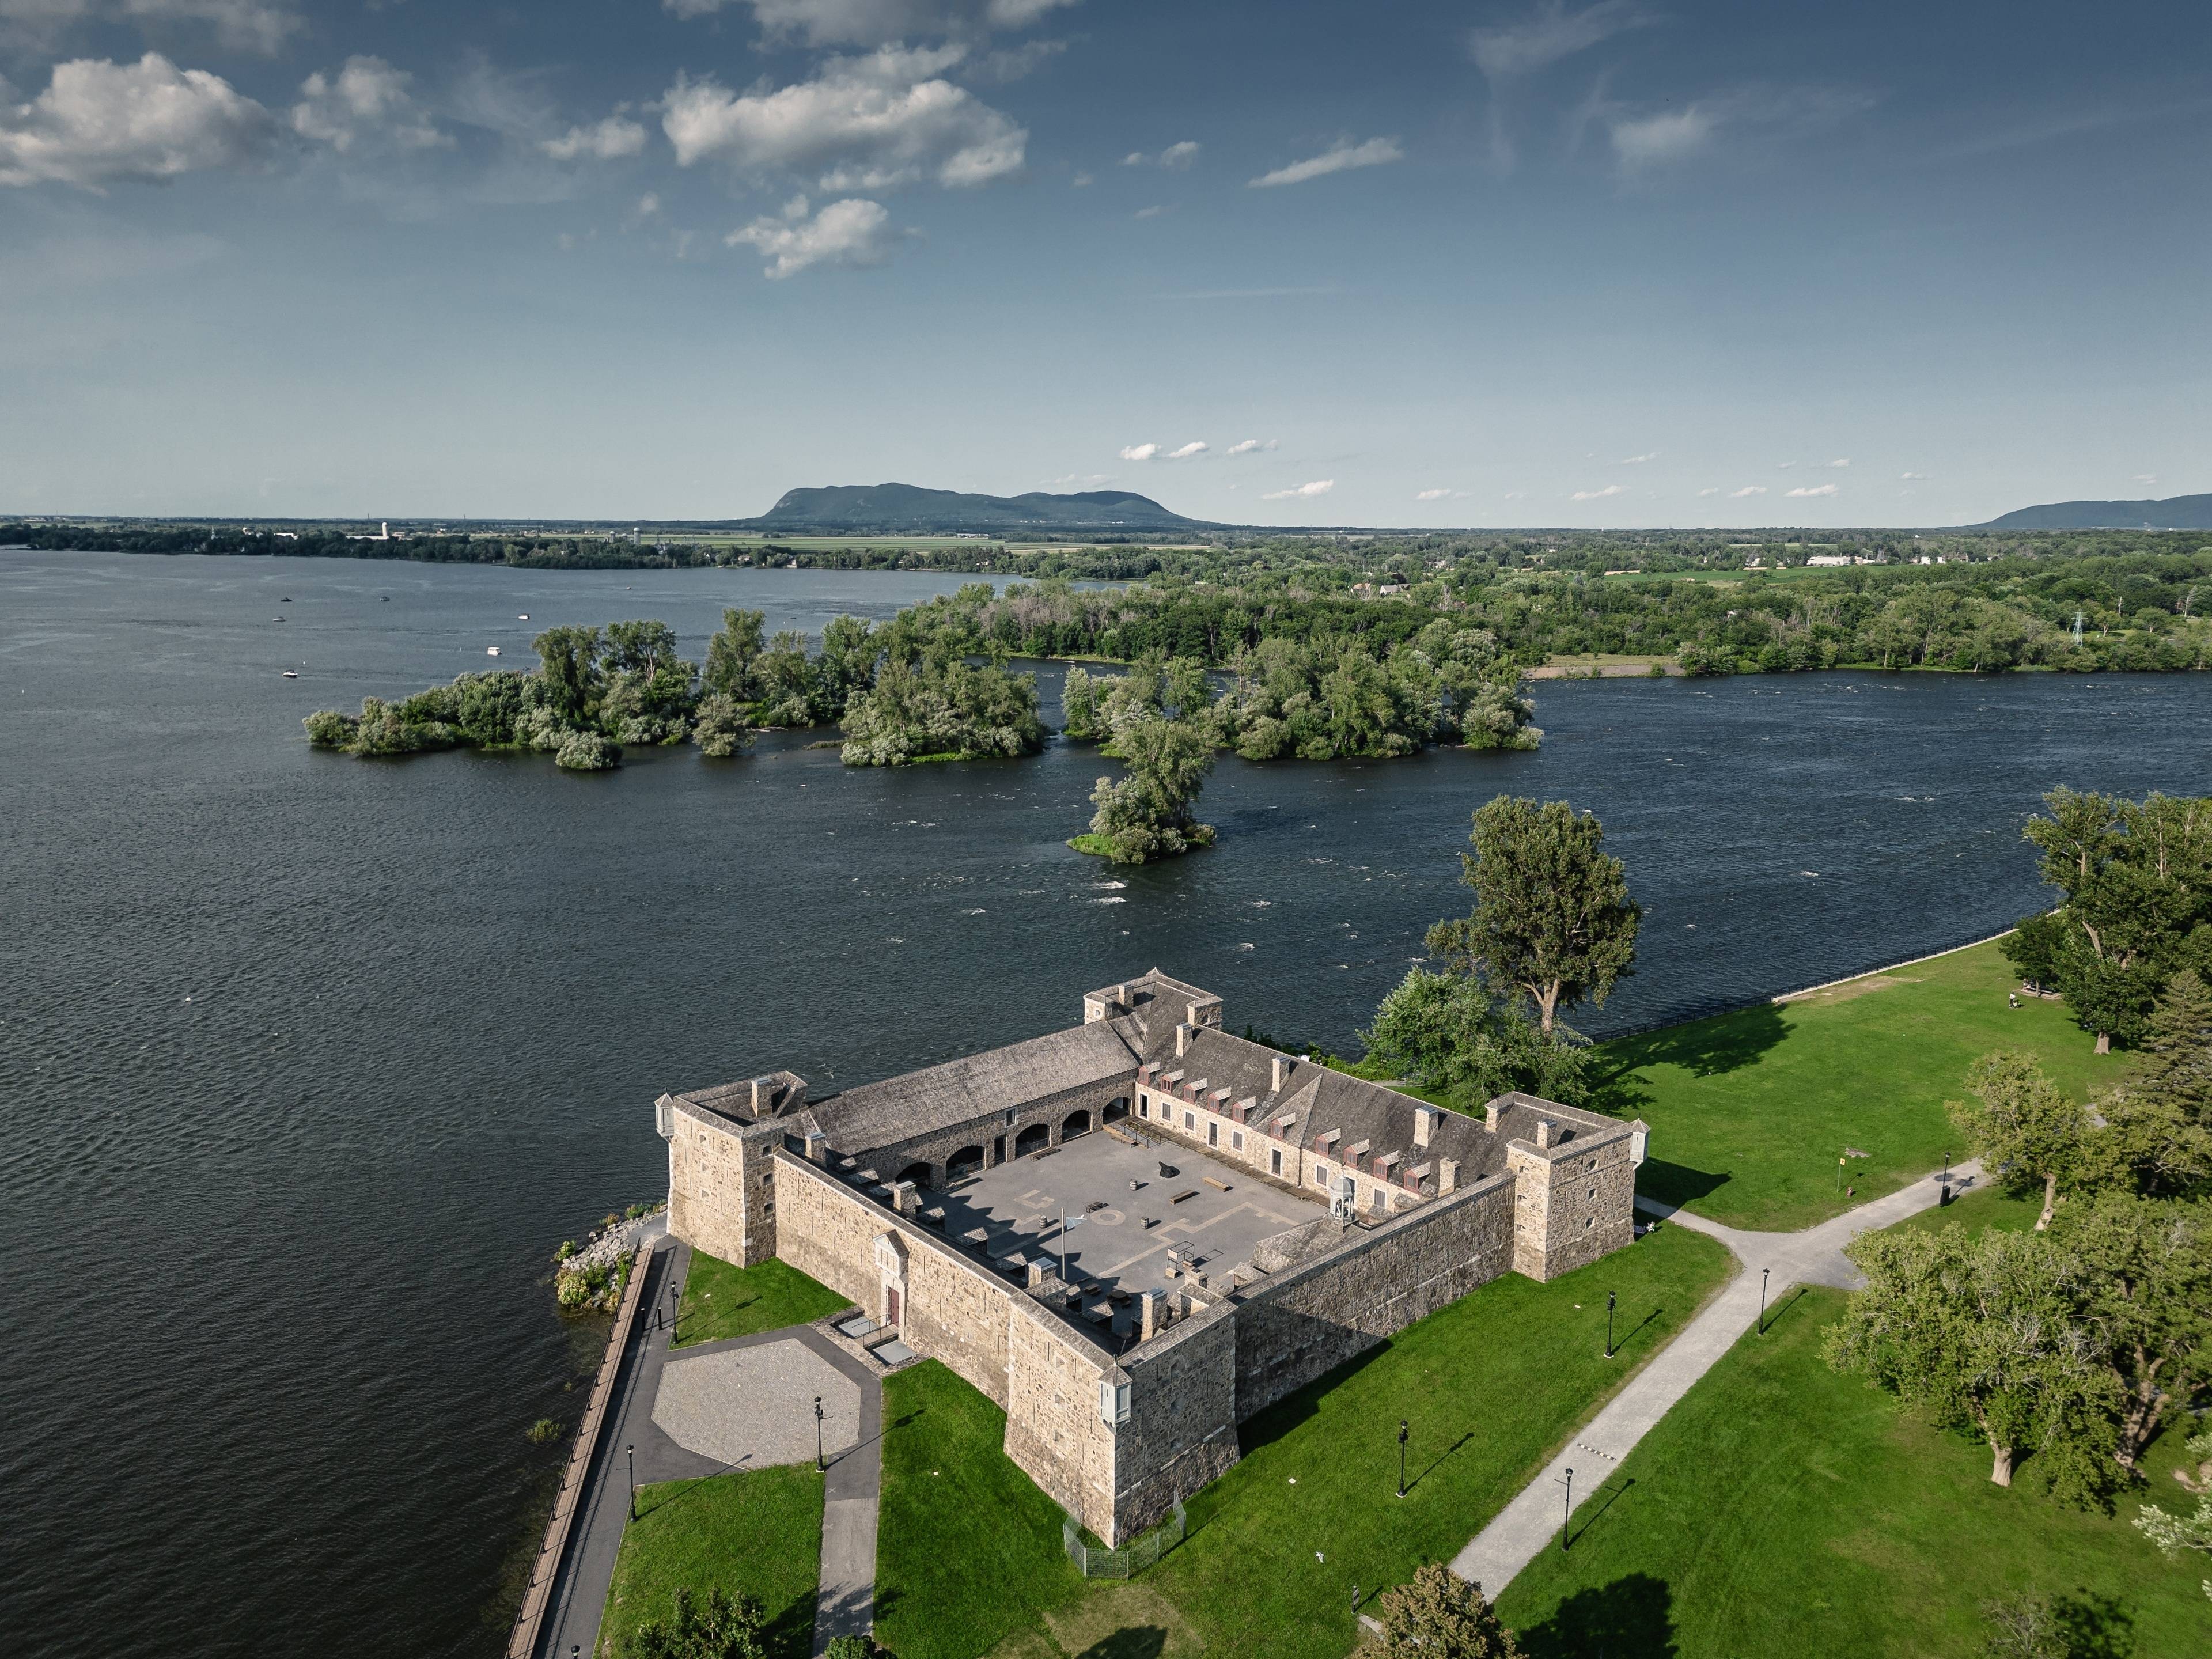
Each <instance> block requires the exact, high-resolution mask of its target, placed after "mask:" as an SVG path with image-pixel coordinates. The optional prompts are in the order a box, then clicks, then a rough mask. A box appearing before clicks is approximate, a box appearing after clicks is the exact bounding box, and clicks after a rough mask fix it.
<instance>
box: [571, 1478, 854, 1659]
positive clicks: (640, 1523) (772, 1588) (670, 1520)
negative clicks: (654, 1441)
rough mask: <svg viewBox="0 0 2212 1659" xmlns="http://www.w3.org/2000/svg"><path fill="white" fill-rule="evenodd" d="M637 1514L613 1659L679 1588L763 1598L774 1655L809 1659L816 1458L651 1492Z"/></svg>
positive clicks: (620, 1570) (629, 1537) (618, 1569)
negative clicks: (720, 1590) (792, 1466)
mask: <svg viewBox="0 0 2212 1659" xmlns="http://www.w3.org/2000/svg"><path fill="white" fill-rule="evenodd" d="M637 1509H638V1518H637V1519H636V1520H635V1521H633V1522H630V1524H629V1528H628V1530H627V1531H626V1532H625V1533H624V1534H623V1544H622V1554H621V1556H620V1557H619V1558H618V1559H617V1561H616V1563H615V1577H614V1588H613V1590H612V1592H611V1594H610V1595H609V1596H608V1598H607V1609H606V1615H605V1620H603V1622H602V1623H601V1624H600V1626H599V1648H598V1651H599V1654H600V1655H602V1656H605V1659H621V1656H622V1655H623V1654H625V1653H627V1652H628V1651H629V1643H630V1638H631V1637H632V1636H634V1635H635V1633H636V1631H637V1627H638V1626H640V1625H641V1624H642V1623H644V1622H645V1621H646V1620H650V1619H665V1618H667V1617H668V1616H669V1615H670V1614H671V1613H672V1612H673V1611H674V1608H675V1606H676V1592H677V1591H678V1590H679V1589H690V1590H691V1591H693V1592H694V1593H695V1594H700V1595H703V1594H704V1593H705V1592H706V1591H708V1590H710V1589H725V1590H728V1591H730V1592H731V1593H732V1595H736V1594H744V1595H754V1596H757V1597H759V1598H760V1601H761V1603H762V1606H763V1609H764V1610H765V1611H766V1613H767V1614H768V1625H769V1642H768V1651H769V1659H808V1656H809V1655H811V1653H812V1651H813V1636H814V1590H815V1578H816V1573H817V1565H818V1563H819V1561H820V1559H821V1554H822V1477H821V1476H820V1475H819V1474H816V1473H815V1470H814V1465H813V1462H812V1460H811V1458H810V1459H809V1460H808V1461H807V1462H805V1463H803V1464H800V1465H798V1466H797V1467H794V1468H774V1469H756V1470H750V1471H743V1472H738V1473H733V1474H717V1475H712V1476H709V1477H708V1478H706V1479H704V1480H668V1481H663V1482H660V1483H659V1484H658V1485H654V1486H641V1487H640V1488H639V1489H638V1494H637Z"/></svg>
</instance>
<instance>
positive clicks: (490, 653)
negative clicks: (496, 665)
mask: <svg viewBox="0 0 2212 1659" xmlns="http://www.w3.org/2000/svg"><path fill="white" fill-rule="evenodd" d="M484 655H486V656H487V657H496V656H497V655H499V647H497V646H495V645H488V646H486V647H484Z"/></svg>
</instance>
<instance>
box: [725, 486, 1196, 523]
mask: <svg viewBox="0 0 2212 1659" xmlns="http://www.w3.org/2000/svg"><path fill="white" fill-rule="evenodd" d="M740 522H741V523H742V524H743V526H744V528H746V529H748V530H765V531H778V530H781V531H787V532H792V533H794V534H799V533H805V532H812V533H815V534H843V535H871V534H892V535H909V536H911V535H921V534H925V533H934V534H938V535H945V534H951V533H955V532H960V531H963V530H968V531H985V532H1007V531H1021V530H1211V529H1217V528H1219V527H1220V526H1214V525H1209V524H1206V523H1205V522H1203V521H1202V520H1197V519H1186V518H1184V517H1183V516H1182V514H1181V513H1170V512H1169V511H1168V509H1167V508H1165V507H1162V506H1161V505H1160V504H1159V503H1158V501H1154V500H1152V497H1150V496H1149V495H1138V494H1136V493H1135V492H1134V491H1133V490H1127V489H1085V490H1078V491H1076V492H1075V493H1074V494H1073V495H1048V494H1047V493H1046V492H1044V491H1042V490H1032V491H1030V493H1029V494H1027V495H969V494H965V493H963V492H962V491H960V490H957V489H921V487H919V486H918V485H915V484H902V483H880V484H832V485H830V486H829V487H828V488H826V489H790V490H786V491H785V492H784V494H783V496H782V498H781V500H780V501H777V502H776V504H775V506H774V507H770V508H769V510H768V511H767V512H766V513H763V514H762V515H761V516H760V517H759V518H757V519H746V520H741V521H740Z"/></svg>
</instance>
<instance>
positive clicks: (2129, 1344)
mask: <svg viewBox="0 0 2212 1659" xmlns="http://www.w3.org/2000/svg"><path fill="white" fill-rule="evenodd" d="M2067 1208H2068V1215H2067V1218H2066V1221H2065V1223H2064V1225H2062V1226H2061V1227H2060V1228H2059V1229H2058V1230H2057V1235H2056V1237H2057V1244H2058V1246H2059V1248H2060V1249H2063V1250H2064V1251H2065V1252H2066V1253H2067V1254H2068V1255H2069V1256H2070V1257H2071V1258H2072V1259H2073V1261H2075V1264H2076V1265H2077V1266H2078V1267H2079V1268H2080V1269H2081V1277H2080V1279H2079V1281H2078V1282H2079V1287H2080V1292H2081V1323H2082V1325H2083V1327H2084V1328H2085V1329H2086V1330H2087V1333H2088V1334H2089V1335H2090V1337H2091V1339H2092V1341H2093V1346H2094V1352H2095V1353H2096V1355H2097V1357H2098V1359H2099V1362H2100V1364H2101V1365H2102V1366H2103V1367H2104V1369H2105V1370H2106V1374H2107V1375H2108V1376H2109V1377H2110V1379H2111V1381H2112V1388H2113V1391H2114V1394H2115V1395H2116V1397H2117V1399H2118V1404H2119V1438H2118V1444H2117V1446H2116V1447H2115V1449H2114V1452H2113V1455H2114V1456H2115V1458H2116V1459H2117V1460H2118V1462H2119V1463H2120V1465H2121V1467H2122V1468H2129V1469H2132V1468H2135V1466H2136V1460H2137V1459H2138V1458H2140V1457H2141V1456H2142V1452H2143V1449H2144V1448H2145V1447H2147V1446H2148V1445H2149V1443H2150V1442H2151V1438H2152V1437H2153V1436H2154V1435H2155V1434H2156V1433H2157V1432H2158V1430H2159V1426H2160V1424H2161V1423H2162V1422H2164V1421H2165V1420H2166V1419H2167V1417H2168V1416H2169V1415H2170V1414H2171V1413H2172V1412H2174V1411H2175V1410H2177V1409H2178V1408H2179V1407H2184V1406H2186V1405H2188V1404H2190V1403H2191V1401H2194V1400H2196V1399H2197V1396H2198V1395H2200V1393H2201V1392H2202V1391H2203V1389H2204V1388H2205V1386H2206V1385H2207V1383H2212V1205H2207V1204H2203V1203H2185V1202H2181V1201H2179V1200H2171V1199H2167V1200H2153V1199H2145V1198H2140V1197H2137V1196H2136V1194H2132V1193H2128V1192H2124V1191H2117V1190H2108V1191H2106V1192H2102V1193H2099V1194H2094V1195H2093V1196H2092V1197H2090V1198H2088V1199H2087V1200H2083V1201H2082V1202H2081V1203H2078V1204H2072V1205H2069V1206H2067Z"/></svg>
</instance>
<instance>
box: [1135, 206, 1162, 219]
mask: <svg viewBox="0 0 2212 1659" xmlns="http://www.w3.org/2000/svg"><path fill="white" fill-rule="evenodd" d="M1166 211H1167V210H1166V209H1165V208H1164V207H1158V206H1154V207H1140V208H1139V209H1138V210H1136V211H1135V212H1134V213H1133V214H1131V215H1130V217H1131V218H1133V219H1157V218H1158V217H1159V216H1160V215H1162V214H1163V213H1165V212H1166Z"/></svg>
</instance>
